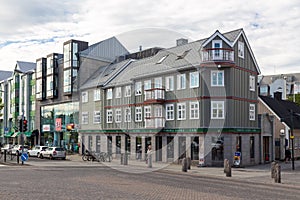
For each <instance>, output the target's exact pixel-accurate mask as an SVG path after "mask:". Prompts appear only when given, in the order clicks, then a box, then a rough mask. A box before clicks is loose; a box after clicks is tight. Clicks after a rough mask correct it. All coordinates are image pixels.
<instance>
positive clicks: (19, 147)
mask: <svg viewBox="0 0 300 200" xmlns="http://www.w3.org/2000/svg"><path fill="white" fill-rule="evenodd" d="M24 152H25V153H27V152H28V146H27V145H23V153H24ZM11 153H12V154H15V155H17V154H19V155H20V154H21V153H22V145H19V144H18V145H15V146H14V147H13V148H12V149H11Z"/></svg>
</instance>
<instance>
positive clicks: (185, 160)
mask: <svg viewBox="0 0 300 200" xmlns="http://www.w3.org/2000/svg"><path fill="white" fill-rule="evenodd" d="M182 171H183V172H187V159H186V158H183V159H182Z"/></svg>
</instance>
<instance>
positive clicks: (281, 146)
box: [280, 129, 285, 160]
mask: <svg viewBox="0 0 300 200" xmlns="http://www.w3.org/2000/svg"><path fill="white" fill-rule="evenodd" d="M284 142H285V133H284V129H281V130H280V159H282V160H283V159H284V156H285V145H284Z"/></svg>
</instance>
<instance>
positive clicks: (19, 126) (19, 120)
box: [18, 119, 23, 132]
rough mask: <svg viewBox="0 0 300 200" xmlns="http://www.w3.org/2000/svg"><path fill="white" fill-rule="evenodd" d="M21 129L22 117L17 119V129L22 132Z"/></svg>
mask: <svg viewBox="0 0 300 200" xmlns="http://www.w3.org/2000/svg"><path fill="white" fill-rule="evenodd" d="M22 130H23V123H22V119H18V131H20V132H22Z"/></svg>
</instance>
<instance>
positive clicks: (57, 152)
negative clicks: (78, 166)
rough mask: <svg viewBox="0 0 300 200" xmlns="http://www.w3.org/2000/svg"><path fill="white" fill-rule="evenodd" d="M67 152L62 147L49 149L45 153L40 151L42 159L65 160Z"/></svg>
mask: <svg viewBox="0 0 300 200" xmlns="http://www.w3.org/2000/svg"><path fill="white" fill-rule="evenodd" d="M66 155H67V154H66V151H65V150H64V148H62V147H48V148H46V149H45V150H43V151H40V158H49V159H51V160H52V159H55V158H61V159H63V160H65V159H66Z"/></svg>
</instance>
